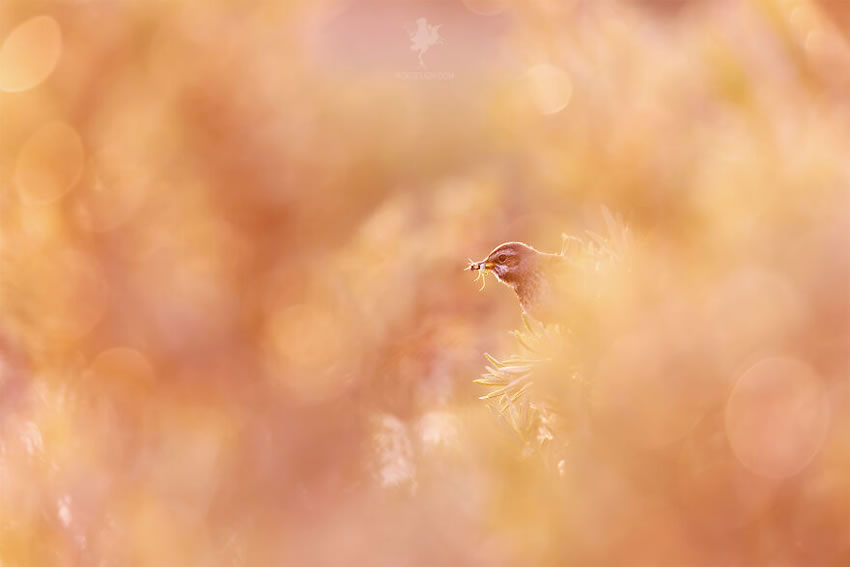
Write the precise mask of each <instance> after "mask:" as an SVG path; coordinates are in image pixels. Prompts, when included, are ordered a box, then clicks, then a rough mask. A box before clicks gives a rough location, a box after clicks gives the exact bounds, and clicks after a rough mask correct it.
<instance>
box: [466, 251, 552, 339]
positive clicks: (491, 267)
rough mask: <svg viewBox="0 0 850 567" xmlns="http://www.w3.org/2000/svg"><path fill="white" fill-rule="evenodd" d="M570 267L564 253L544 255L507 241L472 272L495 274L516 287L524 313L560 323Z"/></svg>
mask: <svg viewBox="0 0 850 567" xmlns="http://www.w3.org/2000/svg"><path fill="white" fill-rule="evenodd" d="M568 267H569V263H568V262H567V259H566V258H565V257H564V256H561V255H560V254H550V253H547V252H541V251H539V250H537V249H535V248H534V247H532V246H529V245H528V244H525V243H523V242H505V243H504V244H500V245H499V246H497V247H496V248H495V249H494V250H493V251H492V252H490V254H488V255H487V257H486V258H485V259H484V260H481V261H480V262H473V263H472V264H470V265H469V268H468V269H469V270H472V271H476V270H485V271H488V272H492V273H493V274H494V275H495V276H496V278H498V280H499V281H500V282H502V283H504V284H505V285H507V286H510V287H511V288H513V290H514V291H515V292H516V294H517V297H518V298H519V302H520V305H521V306H522V309H523V311H525V312H526V313H528V314H529V315H531V316H532V317H534V318H535V319H538V320H540V321H543V322H546V323H549V322H554V321H555V320H557V311H558V309H559V308H560V305H561V302H562V301H563V297H562V296H563V293H562V291H563V281H564V276H565V274H566V272H567V269H568Z"/></svg>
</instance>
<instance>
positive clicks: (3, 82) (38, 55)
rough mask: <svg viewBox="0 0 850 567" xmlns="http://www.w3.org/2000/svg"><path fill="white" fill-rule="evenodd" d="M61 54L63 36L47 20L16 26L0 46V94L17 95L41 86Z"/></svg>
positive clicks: (37, 19)
mask: <svg viewBox="0 0 850 567" xmlns="http://www.w3.org/2000/svg"><path fill="white" fill-rule="evenodd" d="M61 54H62V32H61V30H60V29H59V24H57V23H56V20H54V19H53V18H51V17H50V16H36V17H34V18H30V19H29V20H27V21H25V22H23V23H21V24H19V25H18V26H17V27H16V28H15V29H13V30H12V32H11V33H10V34H9V35H8V36H7V37H6V39H5V41H3V45H2V46H0V90H2V91H6V92H20V91H26V90H29V89H32V88H34V87H37V86H38V85H39V84H41V83H42V82H43V81H44V80H45V79H47V77H49V76H50V74H51V73H52V72H53V69H55V68H56V64H57V62H58V61H59V56H60V55H61Z"/></svg>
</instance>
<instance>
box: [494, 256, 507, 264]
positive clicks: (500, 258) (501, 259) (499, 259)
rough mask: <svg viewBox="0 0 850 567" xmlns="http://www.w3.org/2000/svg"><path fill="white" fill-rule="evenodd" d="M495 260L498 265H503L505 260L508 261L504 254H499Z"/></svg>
mask: <svg viewBox="0 0 850 567" xmlns="http://www.w3.org/2000/svg"><path fill="white" fill-rule="evenodd" d="M496 259H497V260H498V261H499V263H500V264H504V263H505V260H507V259H508V257H507V256H505V255H504V254H499V257H498V258H496Z"/></svg>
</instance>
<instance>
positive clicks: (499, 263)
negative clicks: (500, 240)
mask: <svg viewBox="0 0 850 567" xmlns="http://www.w3.org/2000/svg"><path fill="white" fill-rule="evenodd" d="M540 256H541V253H540V252H538V251H537V250H535V249H534V248H532V247H531V246H528V245H527V244H523V243H522V242H505V243H504V244H500V245H499V246H497V247H496V249H495V250H493V251H492V252H490V254H488V255H487V257H486V258H485V259H484V260H481V261H480V262H473V263H471V264H470V265H469V267H468V268H467V269H468V270H470V271H479V270H482V271H489V272H493V273H494V274H496V277H497V278H499V281H501V282H503V283H506V284H508V285H510V286H514V287H515V286H516V285H517V284H518V283H520V282H521V281H522V280H523V278H524V277H525V276H526V275H528V274H531V273H532V272H534V270H535V269H536V268H537V263H538V259H539V257H540Z"/></svg>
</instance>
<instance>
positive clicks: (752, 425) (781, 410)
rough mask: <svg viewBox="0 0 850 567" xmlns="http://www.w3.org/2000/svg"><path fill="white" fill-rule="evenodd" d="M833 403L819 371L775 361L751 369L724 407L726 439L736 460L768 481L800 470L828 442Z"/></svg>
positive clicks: (795, 362)
mask: <svg viewBox="0 0 850 567" xmlns="http://www.w3.org/2000/svg"><path fill="white" fill-rule="evenodd" d="M829 414H830V410H829V404H828V400H827V397H826V392H825V390H824V387H823V384H822V383H821V381H820V378H819V377H818V375H817V374H816V373H815V371H814V370H813V369H812V368H811V367H810V366H808V365H807V364H805V363H803V362H802V361H800V360H797V359H794V358H789V357H773V358H767V359H764V360H761V361H759V362H757V363H755V364H754V365H752V366H751V367H750V368H748V369H747V370H746V371H745V372H744V373H743V374H742V375H741V377H740V378H739V379H738V382H737V384H736V385H735V387H734V389H733V391H732V394H731V395H730V396H729V399H728V401H727V404H726V435H727V437H728V439H729V443H730V445H731V447H732V450H733V452H734V453H735V456H736V457H737V458H738V460H739V461H740V462H741V464H743V465H744V466H745V467H747V468H748V469H749V470H751V471H753V472H754V473H756V474H758V475H761V476H763V477H767V478H787V477H790V476H793V475H795V474H797V473H798V472H800V470H802V469H803V467H805V466H806V465H807V464H808V463H809V462H810V461H811V460H812V458H814V456H815V455H816V454H817V452H818V451H819V450H820V448H821V446H822V445H823V442H824V440H825V438H826V433H827V428H828V425H829Z"/></svg>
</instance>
